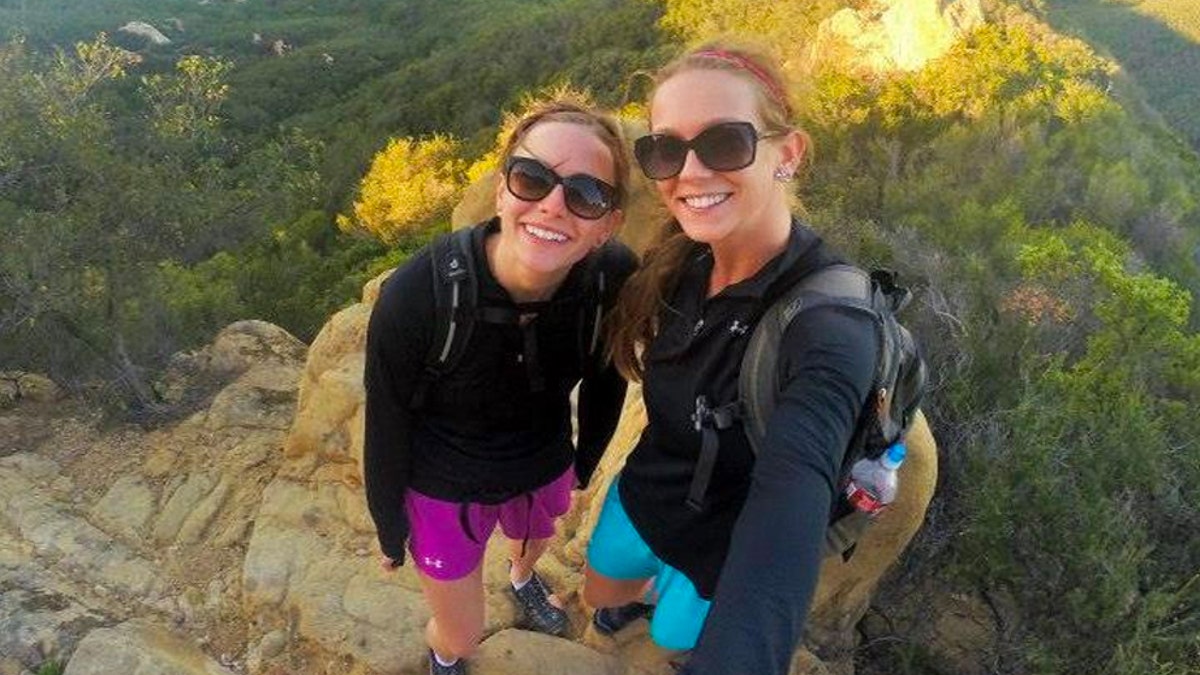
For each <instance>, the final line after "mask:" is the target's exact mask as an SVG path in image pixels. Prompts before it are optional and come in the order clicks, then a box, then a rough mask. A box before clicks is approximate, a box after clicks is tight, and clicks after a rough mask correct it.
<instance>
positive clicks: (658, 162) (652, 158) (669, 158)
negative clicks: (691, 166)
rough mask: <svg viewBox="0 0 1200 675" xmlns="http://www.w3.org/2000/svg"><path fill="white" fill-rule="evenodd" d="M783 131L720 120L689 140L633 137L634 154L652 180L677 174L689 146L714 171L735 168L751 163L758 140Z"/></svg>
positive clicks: (660, 136) (779, 134)
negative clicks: (760, 130) (763, 131)
mask: <svg viewBox="0 0 1200 675" xmlns="http://www.w3.org/2000/svg"><path fill="white" fill-rule="evenodd" d="M782 135H783V132H779V133H770V134H759V133H758V130H757V129H755V128H754V125H753V124H751V123H749V122H721V123H719V124H714V125H712V126H711V127H709V128H707V129H705V130H704V131H701V132H700V133H698V134H696V137H695V138H693V139H692V140H690V141H685V140H683V139H682V138H680V137H678V136H672V135H670V134H650V135H649V136H642V137H641V138H639V139H637V140H636V141H634V144H633V154H634V156H635V157H637V161H638V164H639V165H640V166H641V167H642V173H644V174H646V177H647V178H649V179H651V180H663V179H666V178H672V177H674V176H678V175H679V172H680V171H683V165H684V163H685V162H686V161H687V153H688V150H695V151H696V158H697V159H699V160H700V161H701V162H702V163H703V164H704V166H707V167H708V168H710V169H712V170H713V171H737V170H738V169H744V168H746V167H748V166H750V165H751V164H753V163H754V157H755V155H756V154H757V152H758V142H759V141H761V140H763V139H764V138H773V137H775V136H782Z"/></svg>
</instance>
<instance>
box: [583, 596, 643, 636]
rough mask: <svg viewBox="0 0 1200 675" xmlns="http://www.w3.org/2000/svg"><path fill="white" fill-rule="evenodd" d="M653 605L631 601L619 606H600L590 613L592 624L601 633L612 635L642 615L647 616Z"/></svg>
mask: <svg viewBox="0 0 1200 675" xmlns="http://www.w3.org/2000/svg"><path fill="white" fill-rule="evenodd" d="M653 611H654V605H647V604H646V603H644V602H631V603H629V604H628V605H621V606H620V607H601V608H600V609H598V610H596V611H595V613H593V614H592V625H593V626H595V627H596V630H597V631H599V632H600V634H601V635H612V634H613V633H615V632H617V631H619V630H621V629H622V628H624V627H626V626H628V625H629V624H631V623H633V622H634V621H637V620H638V619H640V618H642V617H649V616H650V614H651V613H652V612H653Z"/></svg>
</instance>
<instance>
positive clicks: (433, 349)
mask: <svg viewBox="0 0 1200 675" xmlns="http://www.w3.org/2000/svg"><path fill="white" fill-rule="evenodd" d="M473 231H474V228H469V227H468V228H463V229H460V230H455V231H453V232H450V233H449V234H443V235H440V236H438V237H437V238H436V239H434V240H433V243H432V244H430V251H431V253H432V272H433V301H434V331H433V340H432V341H431V342H430V343H429V351H428V352H426V354H425V370H424V373H423V374H422V376H421V381H420V382H419V383H418V384H417V389H416V392H415V393H414V395H413V401H412V404H413V405H412V407H413V408H415V409H419V408H420V407H421V406H423V405H424V403H425V398H426V396H427V394H428V390H429V387H430V386H431V385H432V384H433V382H435V381H436V380H437V379H438V378H439V377H441V376H443V375H445V374H446V373H448V372H450V371H451V370H453V369H454V367H455V366H456V365H458V361H459V360H460V359H461V358H462V355H463V353H464V352H465V351H466V346H467V343H468V342H469V341H470V339H471V333H472V331H473V330H474V327H475V308H476V304H477V302H478V294H479V280H478V277H477V276H476V274H475V259H474V254H473V251H472V241H471V237H472V232H473Z"/></svg>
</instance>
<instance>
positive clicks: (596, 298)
mask: <svg viewBox="0 0 1200 675" xmlns="http://www.w3.org/2000/svg"><path fill="white" fill-rule="evenodd" d="M612 247H613V244H611V243H609V242H605V243H604V245H602V246H601V247H600V248H598V249H597V250H595V251H592V252H591V253H589V254H588V256H587V258H586V259H585V260H584V263H583V264H584V268H583V288H584V291H583V302H581V303H580V304H579V320H578V323H577V325H578V327H579V334H578V338H577V339H578V344H579V363H580V364H581V365H582V367H583V373H584V375H587V374H589V373H590V372H592V371H593V370H594V369H596V366H597V365H598V361H599V357H598V352H599V349H600V332H601V327H602V326H603V324H604V294H605V293H606V292H608V286H607V283H608V282H607V279H606V277H605V269H606V266H607V265H606V263H607V262H608V260H609V257H610V252H611V251H612Z"/></svg>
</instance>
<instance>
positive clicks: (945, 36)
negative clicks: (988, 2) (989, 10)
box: [812, 0, 984, 73]
mask: <svg viewBox="0 0 1200 675" xmlns="http://www.w3.org/2000/svg"><path fill="white" fill-rule="evenodd" d="M983 23H984V14H983V9H982V7H981V4H980V1H979V0H949V1H946V0H875V1H874V2H868V3H865V4H863V3H860V4H859V5H856V6H855V7H852V8H851V7H847V8H844V9H841V10H839V11H838V12H836V13H834V15H833V16H831V17H830V18H828V19H826V20H825V21H824V22H822V24H821V26H820V28H819V30H818V34H817V38H816V40H815V41H814V42H813V49H812V51H813V58H814V59H815V60H817V61H821V60H830V62H833V63H836V64H837V65H838V67H840V68H850V69H857V70H862V71H866V72H871V73H883V72H890V71H896V70H903V71H912V70H917V69H919V68H921V67H922V66H924V65H925V64H926V63H928V62H929V61H930V60H932V59H935V58H937V57H939V56H941V55H942V54H945V53H946V51H947V50H949V49H950V47H951V45H953V44H954V42H955V41H956V40H958V39H959V38H960V37H962V36H963V35H964V34H966V33H967V32H969V31H970V30H972V29H974V28H976V27H978V26H981V25H982V24H983Z"/></svg>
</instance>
